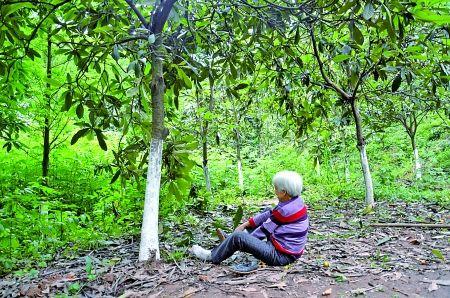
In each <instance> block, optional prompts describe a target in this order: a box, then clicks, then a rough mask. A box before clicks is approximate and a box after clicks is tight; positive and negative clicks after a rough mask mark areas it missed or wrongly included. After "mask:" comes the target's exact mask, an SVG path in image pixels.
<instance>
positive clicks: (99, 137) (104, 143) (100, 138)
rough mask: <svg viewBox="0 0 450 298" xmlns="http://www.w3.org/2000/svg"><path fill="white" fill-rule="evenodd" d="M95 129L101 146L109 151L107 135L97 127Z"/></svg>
mask: <svg viewBox="0 0 450 298" xmlns="http://www.w3.org/2000/svg"><path fill="white" fill-rule="evenodd" d="M94 131H95V135H96V136H97V140H98V144H99V145H100V148H102V149H103V150H105V151H107V150H108V147H107V146H106V142H105V136H104V135H103V133H102V132H101V130H99V129H95V130H94Z"/></svg>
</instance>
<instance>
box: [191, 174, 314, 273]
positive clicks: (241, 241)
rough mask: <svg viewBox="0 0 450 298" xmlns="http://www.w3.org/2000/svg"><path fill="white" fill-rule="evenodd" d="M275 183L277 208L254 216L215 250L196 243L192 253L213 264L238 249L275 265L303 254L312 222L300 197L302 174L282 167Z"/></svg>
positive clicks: (287, 261)
mask: <svg viewBox="0 0 450 298" xmlns="http://www.w3.org/2000/svg"><path fill="white" fill-rule="evenodd" d="M273 186H274V187H275V194H276V196H277V198H278V204H277V206H276V207H275V208H274V209H272V210H266V211H264V212H262V213H260V214H258V215H256V216H254V217H251V218H250V219H249V220H248V221H247V222H245V223H243V224H241V225H240V226H238V227H237V228H236V230H235V231H234V232H233V233H232V234H230V235H229V236H227V237H226V238H225V240H224V241H223V242H222V243H221V244H220V245H218V246H216V247H215V248H213V249H212V250H207V249H204V248H202V247H200V246H198V245H194V246H193V247H192V248H191V252H192V254H194V255H195V256H196V257H197V258H199V259H201V260H205V261H211V262H212V263H214V264H220V263H221V262H222V261H224V260H225V259H227V258H229V257H231V256H232V255H233V254H234V253H235V252H236V251H243V252H246V253H250V254H252V255H253V256H254V257H256V258H257V259H259V260H261V261H263V262H264V263H266V264H267V265H272V266H284V265H287V264H290V263H292V262H294V261H295V260H297V259H298V258H300V256H301V255H302V253H303V249H304V248H305V244H306V241H307V236H308V226H309V221H308V215H307V211H306V206H305V204H304V202H303V199H302V198H301V197H300V194H301V192H302V178H301V176H300V175H299V174H297V173H296V172H291V171H282V172H279V173H277V174H276V175H275V176H274V177H273ZM244 230H247V232H245V231H244ZM264 240H267V241H264Z"/></svg>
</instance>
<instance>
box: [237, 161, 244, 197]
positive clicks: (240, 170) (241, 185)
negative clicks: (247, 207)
mask: <svg viewBox="0 0 450 298" xmlns="http://www.w3.org/2000/svg"><path fill="white" fill-rule="evenodd" d="M237 165H238V176H239V189H241V190H243V189H244V174H243V173H242V163H241V160H240V159H238V161H237Z"/></svg>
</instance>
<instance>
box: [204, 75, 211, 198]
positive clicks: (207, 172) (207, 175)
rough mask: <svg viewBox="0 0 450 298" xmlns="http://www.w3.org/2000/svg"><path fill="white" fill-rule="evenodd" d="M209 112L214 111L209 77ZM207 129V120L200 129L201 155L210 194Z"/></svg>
mask: <svg viewBox="0 0 450 298" xmlns="http://www.w3.org/2000/svg"><path fill="white" fill-rule="evenodd" d="M208 108H209V111H210V112H211V113H212V112H213V110H214V79H213V77H212V76H211V75H209V104H208ZM208 128H209V120H205V124H204V126H203V129H202V141H203V145H202V148H203V150H202V153H203V174H204V175H205V184H206V190H207V191H208V192H209V193H211V192H212V190H211V178H210V176H209V169H208Z"/></svg>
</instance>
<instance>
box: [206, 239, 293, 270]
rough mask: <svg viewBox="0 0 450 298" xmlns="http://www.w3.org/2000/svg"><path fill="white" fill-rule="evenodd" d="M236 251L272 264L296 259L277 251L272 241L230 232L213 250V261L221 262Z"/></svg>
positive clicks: (285, 263) (215, 262)
mask: <svg viewBox="0 0 450 298" xmlns="http://www.w3.org/2000/svg"><path fill="white" fill-rule="evenodd" d="M236 251H243V252H246V253H249V254H252V255H253V256H254V257H255V258H257V259H259V260H261V261H263V262H264V263H266V264H267V265H271V266H283V265H287V264H289V263H292V262H294V261H295V258H294V257H293V256H289V255H286V254H283V253H280V252H279V251H277V250H276V249H275V247H274V246H273V245H272V243H270V242H265V241H262V240H259V239H258V238H256V237H253V236H251V235H250V234H248V233H246V232H234V233H232V234H230V235H229V236H228V237H227V238H226V239H225V240H224V241H223V242H222V243H221V244H220V245H219V246H216V247H215V248H214V249H213V250H212V251H211V261H212V262H213V263H214V264H220V263H221V262H222V261H223V260H226V259H228V258H229V257H231V256H232V255H233V254H234V253H235V252H236Z"/></svg>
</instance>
